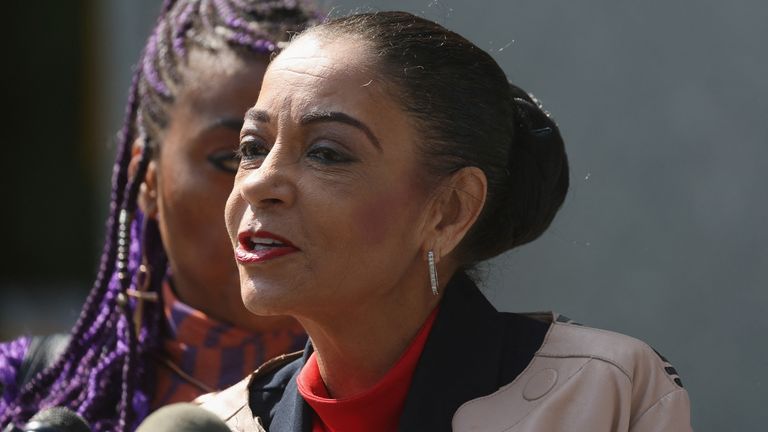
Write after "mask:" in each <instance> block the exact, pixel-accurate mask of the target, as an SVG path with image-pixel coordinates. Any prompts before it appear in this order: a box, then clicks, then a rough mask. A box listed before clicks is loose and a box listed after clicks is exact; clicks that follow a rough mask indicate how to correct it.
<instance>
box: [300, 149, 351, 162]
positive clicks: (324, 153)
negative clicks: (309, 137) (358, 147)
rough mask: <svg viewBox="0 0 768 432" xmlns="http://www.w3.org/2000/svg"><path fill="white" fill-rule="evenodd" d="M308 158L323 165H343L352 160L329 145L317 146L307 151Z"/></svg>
mask: <svg viewBox="0 0 768 432" xmlns="http://www.w3.org/2000/svg"><path fill="white" fill-rule="evenodd" d="M307 156H308V157H310V158H311V159H314V160H316V161H318V162H321V163H326V164H331V163H343V162H350V161H351V160H352V158H350V157H349V156H347V155H346V154H344V153H342V152H341V151H339V150H336V149H334V148H332V147H329V146H327V145H316V146H313V147H311V148H310V149H309V151H307Z"/></svg>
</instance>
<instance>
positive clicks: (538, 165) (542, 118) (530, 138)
mask: <svg viewBox="0 0 768 432" xmlns="http://www.w3.org/2000/svg"><path fill="white" fill-rule="evenodd" d="M509 89H510V96H511V99H512V108H513V109H512V110H513V122H514V133H513V137H512V140H511V143H510V146H511V147H510V151H509V160H508V169H509V173H510V178H509V184H508V186H509V188H510V191H509V192H510V196H509V199H510V202H509V203H508V205H510V206H513V207H514V208H516V209H518V210H517V211H513V212H514V213H517V214H516V215H515V216H514V217H513V220H515V221H516V222H517V223H516V224H515V225H516V226H515V227H513V233H512V238H511V242H512V243H511V244H510V245H508V246H509V247H510V248H511V247H515V246H520V245H522V244H525V243H528V242H530V241H533V240H535V239H536V238H538V237H539V236H540V235H541V234H542V233H543V232H544V231H545V230H546V229H547V227H549V224H550V223H551V222H552V220H553V219H554V217H555V214H556V213H557V210H558V209H559V208H560V206H561V205H562V203H563V201H564V200H565V195H566V192H567V190H568V183H569V181H568V160H567V156H566V153H565V144H564V142H563V139H562V137H561V135H560V130H559V128H558V127H557V124H556V123H555V121H554V120H553V119H552V117H550V115H549V113H547V112H546V111H545V110H544V109H543V107H542V106H541V103H540V102H539V101H538V99H536V98H535V97H534V96H533V95H531V94H529V93H527V92H526V91H524V90H523V89H521V88H520V87H517V86H516V85H514V84H511V83H510V84H509Z"/></svg>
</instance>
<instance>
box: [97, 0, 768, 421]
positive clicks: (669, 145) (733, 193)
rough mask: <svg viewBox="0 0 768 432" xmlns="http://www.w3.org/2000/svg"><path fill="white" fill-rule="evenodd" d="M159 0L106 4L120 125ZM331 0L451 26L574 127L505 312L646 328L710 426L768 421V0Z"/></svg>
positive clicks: (494, 286) (507, 285)
mask: <svg viewBox="0 0 768 432" xmlns="http://www.w3.org/2000/svg"><path fill="white" fill-rule="evenodd" d="M158 3H159V2H157V1H150V0H141V1H131V2H125V1H122V0H109V1H107V2H106V3H104V4H105V6H104V7H103V8H102V13H103V14H104V16H103V18H104V21H103V22H105V23H106V25H104V28H103V29H102V30H103V32H104V40H103V43H102V45H101V49H102V50H104V51H103V58H104V64H103V65H102V67H103V70H104V72H105V73H106V74H107V77H106V78H105V79H103V82H104V88H103V91H102V94H103V96H102V97H103V104H102V106H103V107H105V109H107V110H108V111H107V115H108V116H109V119H107V120H108V121H107V124H108V125H109V126H110V128H111V129H109V131H115V130H117V128H118V126H119V124H120V117H121V113H122V107H123V106H124V100H125V93H126V89H127V88H128V81H129V78H130V68H131V65H132V64H133V62H134V61H135V60H136V58H137V56H138V53H139V50H140V47H141V45H142V43H143V42H144V39H145V37H146V35H147V32H148V30H149V26H150V25H151V23H152V21H153V19H154V15H155V13H156V12H157V10H158V8H159V6H158ZM324 4H326V5H328V6H329V7H336V13H344V12H347V11H349V10H352V9H353V8H358V7H363V8H374V9H402V10H408V11H411V12H415V13H418V14H419V15H422V16H426V17H428V18H431V19H433V20H436V21H438V22H440V23H442V24H444V25H446V26H447V27H448V28H451V29H453V30H455V31H457V32H459V33H460V34H462V35H464V36H466V37H468V38H469V39H470V40H472V41H473V42H475V43H476V44H477V45H479V46H480V47H481V48H483V49H485V50H487V51H489V52H491V53H492V54H493V56H494V57H495V58H496V59H497V61H498V62H499V63H500V64H501V65H502V67H503V68H504V70H505V71H506V72H507V74H508V76H509V77H510V79H511V80H512V81H513V82H515V83H517V84H518V85H520V86H522V87H523V88H525V89H527V90H528V91H531V92H533V93H534V94H536V95H537V97H539V99H541V101H542V102H543V103H544V105H545V107H546V108H548V109H549V110H550V111H551V112H552V114H553V115H554V116H555V118H556V119H557V121H558V123H559V124H560V127H561V129H562V132H563V135H564V137H565V139H566V143H567V148H568V151H569V156H570V161H571V166H572V177H571V181H572V189H571V192H570V195H569V198H568V200H567V202H566V204H565V206H564V208H563V210H562V211H561V213H560V215H559V216H558V218H557V219H556V221H555V223H554V225H553V227H552V228H551V229H550V230H549V232H548V233H547V234H545V235H544V236H543V238H541V239H540V240H538V241H537V242H535V243H533V244H531V245H529V246H526V247H523V248H521V249H519V250H516V251H513V252H511V253H508V254H506V255H504V256H502V257H500V258H498V259H496V260H494V261H493V262H492V263H490V264H489V265H488V266H487V267H486V268H484V269H483V272H484V273H485V274H486V276H487V278H486V280H487V282H486V292H487V293H488V295H489V297H490V298H491V299H492V301H493V302H494V304H496V305H497V307H498V308H500V309H504V310H514V311H528V310H549V309H554V310H557V311H559V312H561V313H564V314H566V315H568V316H570V317H572V318H575V319H577V320H579V321H582V322H584V323H586V324H588V325H591V326H596V327H601V328H606V329H611V330H615V331H619V332H622V333H626V334H629V335H632V336H635V337H638V338H640V339H643V340H645V341H647V342H648V343H650V344H651V345H653V346H654V347H655V348H656V349H657V350H659V351H661V352H662V353H664V354H665V355H666V356H667V357H668V358H669V359H670V360H671V361H672V363H673V364H675V366H676V367H677V368H678V370H679V371H680V373H681V375H682V378H683V382H684V384H685V385H686V387H687V388H688V390H689V392H690V395H691V399H692V403H693V421H694V427H695V429H696V430H698V431H726V430H728V431H737V430H762V429H763V428H764V427H765V424H768V410H767V409H765V408H764V405H765V403H766V402H768V397H767V393H768V383H767V382H766V378H767V377H768V373H767V372H766V369H767V368H768V360H767V359H768V337H766V333H767V332H768V324H766V317H765V314H766V311H767V309H768V276H766V271H767V270H768V246H766V245H767V244H768V230H766V227H765V226H766V222H767V221H768V200H766V193H765V191H764V189H765V188H766V186H767V185H768V184H767V183H768V174H766V168H768V166H766V165H768V79H766V77H768V55H766V52H768V50H767V49H766V48H765V46H764V45H765V44H766V42H767V41H768V24H767V23H768V3H765V2H764V1H758V0H732V1H729V2H724V1H713V0H680V1H669V0H668V1H661V0H646V1H643V2H636V1H633V2H630V1H626V0H612V1H609V0H581V1H566V0H558V1H555V0H536V1H532V0H529V1H522V0H506V1H505V0H496V1H491V0H485V1H471V2H470V1H466V0H465V1H460V0H441V1H428V0H416V1H363V0H361V1H354V0H352V1H350V0H345V1H340V0H336V1H328V0H326V1H324ZM474 78H476V79H482V77H474ZM110 158H111V156H110V155H108V154H105V161H104V165H103V166H104V167H105V177H104V178H105V179H107V178H108V176H107V174H106V170H107V169H108V168H109V167H110V162H109V160H110ZM105 184H106V182H105ZM102 196H106V192H105V193H104V194H103V195H102ZM99 228H100V227H99ZM761 425H762V427H761Z"/></svg>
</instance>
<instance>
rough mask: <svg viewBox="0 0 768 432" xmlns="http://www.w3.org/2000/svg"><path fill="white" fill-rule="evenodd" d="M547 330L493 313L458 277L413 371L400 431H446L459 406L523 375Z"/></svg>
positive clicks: (466, 280) (465, 280) (462, 276)
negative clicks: (521, 373)
mask: <svg viewBox="0 0 768 432" xmlns="http://www.w3.org/2000/svg"><path fill="white" fill-rule="evenodd" d="M547 328H548V325H546V324H543V323H540V322H537V321H534V320H531V319H528V318H525V317H522V316H519V315H514V314H502V313H499V312H497V311H496V309H495V308H494V307H493V306H492V305H491V304H490V303H489V302H488V300H487V299H486V298H485V297H484V296H483V295H482V294H481V293H480V291H479V290H478V288H477V286H475V284H474V282H472V281H471V280H470V279H469V277H468V276H466V275H465V274H463V273H457V274H456V275H455V276H454V277H453V279H451V281H450V282H449V284H448V286H447V287H446V291H445V297H444V298H443V300H442V302H441V306H440V311H439V312H438V315H437V318H436V320H435V324H434V326H433V327H432V331H431V333H430V335H429V338H428V339H427V343H426V345H425V346H424V351H423V352H422V354H421V358H420V359H419V364H418V365H417V367H416V371H415V373H414V376H413V381H412V383H411V388H410V390H409V392H408V396H407V398H406V400H405V409H404V411H403V415H402V416H401V418H400V427H399V430H400V431H401V432H411V431H414V432H415V431H450V430H451V420H452V418H453V414H454V413H455V412H456V409H457V408H458V407H459V406H461V404H463V403H464V402H466V401H468V400H471V399H475V398H477V397H480V396H484V395H488V394H490V393H493V392H495V391H496V390H498V389H499V387H501V386H502V385H504V384H506V383H507V382H509V381H511V379H514V377H515V376H517V375H518V374H519V373H520V372H522V370H523V369H524V368H525V366H526V365H527V364H528V363H530V361H531V360H532V359H533V355H534V354H535V352H536V350H538V348H539V347H540V346H541V343H542V342H543V338H544V335H545V334H546V331H547ZM510 377H511V378H510ZM507 380H509V381H507Z"/></svg>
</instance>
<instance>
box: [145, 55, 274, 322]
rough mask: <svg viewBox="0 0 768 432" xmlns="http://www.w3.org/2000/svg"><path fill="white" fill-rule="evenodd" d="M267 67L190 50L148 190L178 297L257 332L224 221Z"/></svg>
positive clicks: (148, 183) (152, 164) (262, 62)
mask: <svg viewBox="0 0 768 432" xmlns="http://www.w3.org/2000/svg"><path fill="white" fill-rule="evenodd" d="M265 69H266V59H264V60H251V61H244V60H242V59H240V58H238V57H236V56H235V55H233V54H232V53H227V52H224V53H220V54H217V55H216V56H213V55H210V54H207V53H205V52H203V51H201V50H192V51H191V52H190V57H189V62H188V66H187V67H186V68H185V70H184V71H183V74H184V75H183V79H184V85H183V87H182V89H181V91H180V93H179V94H178V95H177V98H176V101H175V103H174V105H173V107H172V108H171V109H170V111H169V113H168V114H169V119H170V122H169V125H168V127H167V129H166V130H165V131H164V133H163V134H162V136H161V137H160V143H159V149H160V151H159V154H158V155H157V157H156V159H155V160H153V162H152V163H151V164H150V168H149V171H148V173H147V179H146V185H147V189H149V190H148V191H145V195H149V196H150V197H151V201H152V202H153V206H154V207H155V208H156V212H154V215H155V217H156V218H157V220H158V223H159V226H160V231H161V235H162V239H163V244H164V246H165V249H166V251H167V253H168V258H169V261H170V265H171V269H172V271H173V280H174V286H175V288H176V290H177V293H178V295H179V296H180V298H181V299H182V300H183V301H184V302H186V303H187V304H189V305H191V306H193V307H195V308H197V309H199V310H202V311H204V312H206V313H207V314H209V315H211V316H213V317H215V318H218V319H220V320H224V321H227V322H232V323H235V324H239V325H242V326H245V327H258V326H257V325H256V321H257V319H256V318H255V317H254V316H253V315H252V314H250V313H249V312H248V311H247V310H246V309H245V308H244V307H243V304H242V300H241V299H240V289H239V288H240V283H239V279H238V273H237V267H236V266H235V263H234V260H233V259H232V248H231V246H230V245H229V242H228V240H227V235H226V231H225V226H224V220H223V215H224V204H225V202H226V199H227V196H228V195H229V192H230V191H231V189H232V183H233V180H234V176H235V174H234V172H235V170H236V169H237V162H236V160H234V159H233V152H234V151H235V150H236V149H237V145H238V134H239V132H240V127H241V125H242V118H243V113H245V111H246V109H247V108H248V107H249V106H250V105H252V104H253V101H255V100H256V99H257V98H258V95H259V88H260V86H261V81H262V78H263V76H264V71H265Z"/></svg>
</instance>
